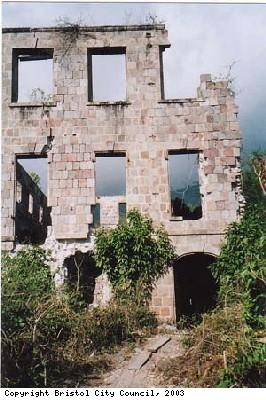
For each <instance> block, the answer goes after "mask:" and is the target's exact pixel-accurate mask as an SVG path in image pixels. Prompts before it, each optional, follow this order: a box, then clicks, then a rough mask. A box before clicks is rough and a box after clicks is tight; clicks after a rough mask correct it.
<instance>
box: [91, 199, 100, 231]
mask: <svg viewBox="0 0 266 400" xmlns="http://www.w3.org/2000/svg"><path fill="white" fill-rule="evenodd" d="M91 213H92V218H93V222H92V226H93V228H98V227H99V226H100V223H101V209H100V204H93V205H92V206H91Z"/></svg>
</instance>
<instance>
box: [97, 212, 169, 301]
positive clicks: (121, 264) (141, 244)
mask: <svg viewBox="0 0 266 400" xmlns="http://www.w3.org/2000/svg"><path fill="white" fill-rule="evenodd" d="M94 257H95V261H96V264H97V267H99V268H100V269H102V270H103V272H105V273H106V274H107V276H108V278H109V281H110V283H111V285H112V287H113V290H114V294H115V296H116V297H119V298H120V299H121V298H128V297H131V298H132V296H134V297H135V299H136V301H138V302H140V303H141V302H145V301H147V300H148V299H149V298H150V296H151V291H152V288H153V285H154V283H155V281H156V280H157V279H158V278H159V277H160V276H162V275H163V274H164V273H165V272H166V271H167V269H168V267H169V265H170V264H171V262H172V260H173V259H174V257H175V251H174V247H173V245H172V243H171V241H170V239H169V237H168V235H167V233H166V231H165V229H164V228H163V227H162V226H160V227H158V228H154V227H153V224H152V221H151V219H150V218H147V217H144V216H142V215H141V214H140V212H139V211H137V210H135V209H134V210H131V211H130V212H129V213H128V214H127V219H126V221H125V222H124V223H122V224H120V225H118V226H117V227H116V228H114V229H103V228H101V229H99V230H98V231H97V232H96V241H95V253H94Z"/></svg>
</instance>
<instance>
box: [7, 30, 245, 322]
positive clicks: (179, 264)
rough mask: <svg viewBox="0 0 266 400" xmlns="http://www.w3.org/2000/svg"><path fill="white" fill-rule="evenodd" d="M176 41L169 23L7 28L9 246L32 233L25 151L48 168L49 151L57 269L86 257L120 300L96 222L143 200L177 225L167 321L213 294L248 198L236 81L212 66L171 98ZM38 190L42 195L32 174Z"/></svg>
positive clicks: (111, 220) (160, 292) (112, 219)
mask: <svg viewBox="0 0 266 400" xmlns="http://www.w3.org/2000/svg"><path fill="white" fill-rule="evenodd" d="M168 47H170V44H169V42H168V38H167V31H166V30H165V26H164V25H140V26H135V25H133V26H103V27H82V28H79V27H75V26H74V27H73V28H72V27H69V28H34V29H32V28H5V29H4V30H3V114H2V115H3V139H2V157H3V161H2V189H3V194H2V205H3V210H2V241H3V249H4V250H15V249H16V248H18V246H19V245H21V243H24V242H27V240H28V238H27V237H25V238H24V239H25V240H24V241H23V237H22V238H21V233H20V230H19V226H20V225H19V224H18V218H19V212H18V210H19V204H18V198H17V194H18V193H19V191H20V188H19V185H21V179H20V172H19V171H18V161H19V160H20V159H21V158H29V159H31V162H32V166H33V168H34V162H35V159H36V158H38V157H39V158H41V157H43V158H44V159H45V160H46V162H47V163H48V177H47V187H48V193H47V207H46V205H44V204H43V206H42V207H43V210H42V213H43V215H46V216H49V218H48V217H47V219H46V224H47V225H48V226H46V228H47V237H46V238H44V240H43V242H44V241H45V242H44V243H43V246H45V247H46V248H49V249H51V251H52V254H53V257H54V264H53V265H52V268H53V269H54V270H55V271H57V275H56V276H57V279H59V280H60V279H63V276H64V273H65V275H67V274H68V275H70V277H71V279H72V278H73V279H74V275H75V274H74V272H73V271H74V267H75V263H76V264H77V262H78V263H79V265H83V264H84V268H87V270H88V271H90V268H91V271H92V272H91V274H89V275H88V274H87V275H86V276H87V278H86V279H88V280H90V281H91V282H92V285H91V287H90V288H89V289H88V295H87V297H88V298H90V299H91V300H90V303H92V302H94V303H100V302H104V301H106V300H107V299H108V296H109V292H108V290H107V285H106V280H105V277H104V276H98V273H97V271H96V270H95V266H94V265H92V264H93V261H92V258H91V251H92V250H93V231H94V228H95V227H97V226H99V225H102V226H114V225H116V224H117V223H119V221H121V220H123V218H124V217H125V213H126V210H129V209H131V208H133V207H137V208H138V209H139V210H140V211H141V212H142V213H144V214H149V215H150V217H151V218H152V219H153V220H154V223H156V224H159V223H163V224H164V225H165V227H166V229H167V231H168V233H169V235H170V236H171V239H172V241H173V243H174V245H175V247H176V251H177V254H178V255H179V258H178V259H177V260H176V262H175V263H174V265H173V266H172V267H169V273H168V275H167V276H165V277H164V278H163V279H161V280H160V282H158V285H157V288H156V289H155V290H154V295H153V300H152V304H151V307H152V308H153V309H154V310H155V311H156V312H157V313H158V314H159V315H160V317H161V318H162V319H163V320H169V319H174V318H175V317H176V316H178V315H180V314H183V313H184V314H189V313H191V312H194V311H201V310H203V309H204V308H206V307H207V306H209V305H210V304H211V302H212V301H213V297H214V295H215V290H216V289H215V285H214V283H213V280H212V277H211V276H210V274H209V272H208V269H207V266H208V265H209V264H210V263H211V262H212V261H213V260H214V259H215V256H216V255H217V254H218V253H219V248H220V244H221V241H222V238H223V232H224V230H225V228H226V227H227V226H228V224H229V223H230V222H232V221H234V220H236V219H237V218H238V215H239V212H240V200H241V194H240V166H239V156H240V132H239V125H238V122H237V113H238V109H237V107H236V105H235V104H234V96H233V93H232V91H231V89H230V87H229V84H228V82H226V81H213V80H212V79H211V76H210V75H208V74H206V75H201V78H200V86H199V88H198V90H197V97H195V98H186V99H171V100H168V99H165V98H164V88H163V86H164V85H163V52H164V50H165V49H166V48H168ZM181 56H182V55H180V57H181ZM173 84H175V85H178V76H177V77H176V82H174V83H173ZM24 181H25V180H24ZM24 191H25V193H26V194H25V196H29V198H30V195H31V192H30V188H29V185H26V187H24ZM40 198H44V197H43V196H42V195H41V194H40V193H39V199H40ZM26 201H27V202H29V201H30V200H29V199H28V200H26ZM27 204H28V203H27ZM28 207H29V205H28ZM28 211H29V210H28ZM36 218H37V217H36ZM38 218H39V219H38V223H40V216H39V217H38ZM75 255H77V258H75ZM77 260H78V261H77ZM71 268H72V270H71ZM71 271H72V272H71ZM92 288H93V289H92ZM93 291H94V299H93Z"/></svg>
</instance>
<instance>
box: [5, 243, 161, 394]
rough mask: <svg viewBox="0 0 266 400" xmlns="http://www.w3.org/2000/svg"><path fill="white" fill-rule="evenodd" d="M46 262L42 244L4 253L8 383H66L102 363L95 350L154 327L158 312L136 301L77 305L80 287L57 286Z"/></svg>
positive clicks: (6, 378)
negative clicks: (57, 288)
mask: <svg viewBox="0 0 266 400" xmlns="http://www.w3.org/2000/svg"><path fill="white" fill-rule="evenodd" d="M48 261H49V257H48V255H47V254H46V252H45V251H44V250H42V249H41V248H38V247H27V248H25V249H24V250H22V251H19V252H18V253H17V254H16V255H14V256H13V257H11V256H10V255H5V256H4V257H3V273H2V288H3V289H2V295H3V297H2V349H1V350H2V371H1V374H2V386H4V387H44V386H62V385H64V380H66V379H68V380H69V379H70V380H71V379H72V376H73V377H74V376H75V377H76V379H78V380H80V379H82V376H81V375H82V374H84V376H86V375H87V374H88V373H89V372H93V371H94V370H95V368H96V370H98V369H99V368H100V364H99V362H98V358H94V357H92V355H94V354H95V353H100V352H101V351H102V350H104V349H110V348H112V347H113V346H115V345H117V344H120V343H121V342H122V341H124V340H134V339H135V338H136V337H138V335H139V334H140V330H142V331H143V329H144V330H145V329H152V328H154V327H155V326H156V323H157V321H156V318H155V316H154V314H153V313H151V312H150V311H149V310H148V309H147V308H146V307H143V306H141V305H136V304H135V303H134V302H133V301H132V302H131V303H130V304H129V303H126V304H124V303H123V304H120V303H117V302H112V303H110V304H109V305H107V306H106V307H97V308H93V309H88V308H86V307H85V304H84V303H82V304H79V305H78V306H77V304H76V303H75V302H74V306H73V299H74V298H75V293H76V292H74V293H70V292H68V293H67V294H66V293H64V292H60V293H57V292H56V291H55V287H54V283H53V279H52V277H51V274H50V271H49V267H48ZM103 365H105V367H106V365H107V364H106V362H104V364H103ZM59 383H60V385H59Z"/></svg>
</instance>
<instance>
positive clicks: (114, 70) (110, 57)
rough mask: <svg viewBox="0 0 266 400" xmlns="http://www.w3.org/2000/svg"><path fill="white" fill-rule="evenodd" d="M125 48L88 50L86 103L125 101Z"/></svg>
mask: <svg viewBox="0 0 266 400" xmlns="http://www.w3.org/2000/svg"><path fill="white" fill-rule="evenodd" d="M125 54H126V48H125V47H103V48H94V49H88V101H112V102H114V101H125V100H126V57H125Z"/></svg>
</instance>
